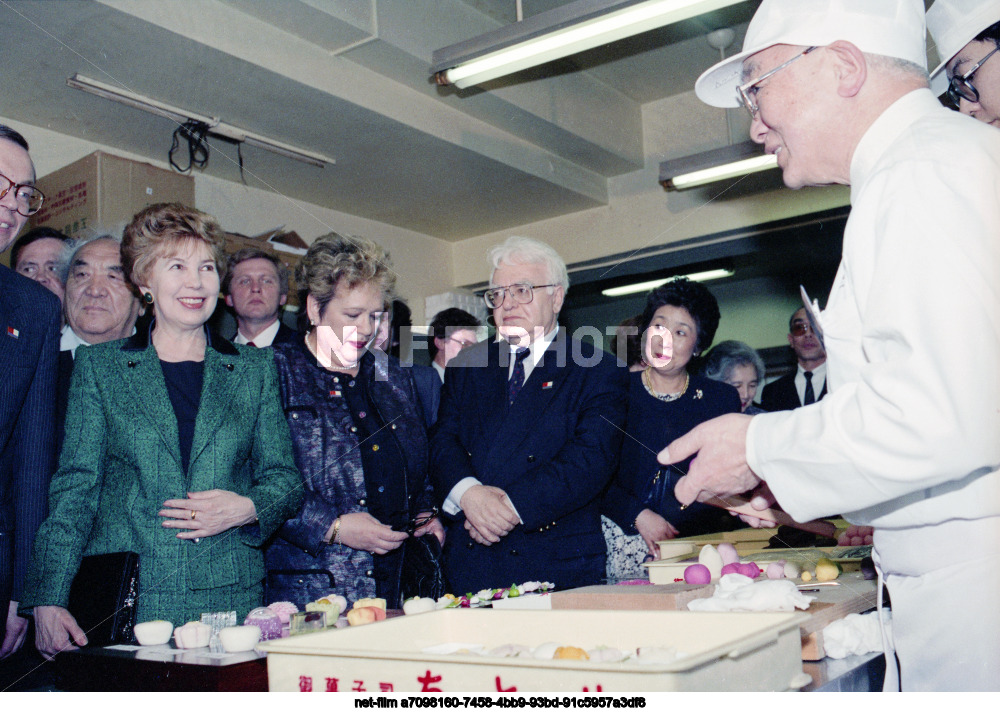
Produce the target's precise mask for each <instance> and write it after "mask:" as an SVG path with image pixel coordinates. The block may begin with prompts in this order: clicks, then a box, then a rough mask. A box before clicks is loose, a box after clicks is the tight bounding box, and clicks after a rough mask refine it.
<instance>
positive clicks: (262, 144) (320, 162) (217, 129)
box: [66, 74, 337, 168]
mask: <svg viewBox="0 0 1000 712" xmlns="http://www.w3.org/2000/svg"><path fill="white" fill-rule="evenodd" d="M66 85H67V86H70V87H72V88H73V89H79V90H80V91H85V92H87V93H88V94H93V95H94V96H99V97H101V98H102V99H108V100H110V101H114V102H117V103H119V104H124V105H125V106H131V107H132V108H133V109H141V110H142V111H147V112H149V113H150V114H155V115H157V116H163V117H165V118H167V119H170V120H171V121H174V122H176V123H177V124H184V123H185V122H187V121H190V120H194V121H199V122H201V123H203V124H205V125H207V126H208V127H209V128H208V133H210V134H214V135H215V136H220V137H222V138H225V139H228V140H230V141H236V142H239V143H245V144H246V145H248V146H256V147H257V148H262V149H264V150H265V151H270V152H271V153H276V154H278V155H279V156H284V157H285V158H292V159H294V160H296V161H302V162H303V163H308V164H309V165H311V166H316V167H317V168H322V167H323V166H325V165H327V164H330V165H333V164H335V163H336V162H337V161H336V160H335V159H333V158H330V157H329V156H324V155H323V154H321V153H316V152H314V151H307V150H305V149H303V148H297V147H295V146H290V145H289V144H287V143H282V142H281V141H275V140H274V139H272V138H268V137H267V136H261V135H260V134H255V133H253V132H252V131H245V130H244V129H241V128H237V127H236V126H232V125H230V124H227V123H224V122H223V121H222V120H221V119H219V118H217V117H214V116H202V115H200V114H196V113H195V112H193V111H188V110H186V109H179V108H177V107H175V106H171V105H169V104H164V103H163V102H162V101H157V100H156V99H151V98H150V97H146V96H142V95H141V94H135V93H134V92H130V91H128V90H126V89H120V88H119V87H116V86H112V85H110V84H105V83H103V82H99V81H97V80H96V79H91V78H90V77H85V76H83V75H82V74H74V75H73V76H72V77H70V78H69V79H67V80H66Z"/></svg>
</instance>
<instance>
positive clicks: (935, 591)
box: [660, 0, 1000, 690]
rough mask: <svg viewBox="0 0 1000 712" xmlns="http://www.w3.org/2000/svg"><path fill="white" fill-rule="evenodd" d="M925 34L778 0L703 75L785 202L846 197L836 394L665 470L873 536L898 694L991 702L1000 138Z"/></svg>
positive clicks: (835, 1) (727, 436)
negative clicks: (830, 188)
mask: <svg viewBox="0 0 1000 712" xmlns="http://www.w3.org/2000/svg"><path fill="white" fill-rule="evenodd" d="M923 19H924V4H923V2H921V0H879V1H878V2H876V1H874V0H764V2H763V3H762V4H761V6H760V9H759V10H758V11H757V14H756V15H755V16H754V19H753V21H752V22H751V24H750V27H749V29H748V31H747V36H746V41H745V44H744V50H743V52H741V53H740V54H737V55H735V56H734V57H732V58H730V59H728V60H725V61H723V62H722V63H720V64H719V65H716V66H715V67H713V68H712V69H710V70H709V71H708V72H706V73H705V74H703V75H702V76H701V78H699V80H698V83H697V85H696V92H697V93H698V96H699V97H701V98H702V100H704V101H706V102H708V103H710V104H713V105H715V106H734V105H738V104H737V96H739V97H741V98H742V102H743V104H744V106H745V107H746V108H747V109H748V110H749V111H750V112H751V114H752V115H753V123H752V125H751V136H752V138H753V139H754V140H755V141H757V142H758V143H762V144H763V145H764V147H765V150H766V151H767V152H768V153H771V154H776V155H777V158H778V165H779V166H780V167H781V169H782V171H783V173H784V180H785V183H786V185H788V186H789V187H792V188H798V187H801V186H804V185H821V184H828V183H843V184H849V185H850V186H851V205H852V210H851V216H850V218H849V219H848V223H847V226H846V228H845V232H844V254H843V258H842V261H841V265H840V269H839V271H838V274H837V277H836V279H835V280H834V284H833V288H832V291H831V293H830V297H829V300H828V302H827V308H826V310H825V311H824V312H823V313H822V314H820V315H819V316H818V317H817V322H818V324H819V326H820V328H821V329H822V330H823V333H824V335H825V343H826V350H827V353H828V355H829V360H828V362H827V363H828V369H829V378H830V393H829V395H827V397H826V398H824V399H823V400H822V401H821V402H819V403H817V404H816V405H814V406H811V407H809V408H800V409H798V410H794V411H790V412H783V413H765V414H763V415H757V416H753V417H752V418H750V417H747V416H744V415H726V416H722V417H721V418H717V419H715V420H713V421H709V422H707V423H705V424H703V425H701V426H699V427H698V428H696V429H695V430H693V431H692V432H691V433H689V434H688V435H686V436H684V437H683V438H681V439H679V440H677V441H675V442H673V443H670V444H669V445H668V446H667V448H666V450H664V451H663V452H661V454H660V461H661V462H663V463H670V462H677V461H680V460H683V459H685V458H687V457H689V456H690V455H693V454H697V456H696V457H695V459H694V461H693V462H692V464H691V468H690V470H689V474H688V476H687V477H686V478H684V479H682V480H681V481H680V482H679V483H678V484H677V486H676V488H675V492H676V494H677V498H678V499H679V500H681V501H682V502H691V501H693V500H694V499H696V498H704V497H706V496H709V495H712V494H717V495H720V496H727V495H732V494H736V493H739V492H745V491H747V490H751V489H753V488H755V487H756V486H757V485H758V484H759V483H760V482H761V480H764V481H765V482H766V485H767V486H768V487H769V488H770V492H772V493H773V497H775V498H776V499H777V502H778V503H779V504H780V505H781V506H782V507H784V509H785V510H787V511H788V512H789V513H790V514H791V515H792V516H793V517H794V518H795V519H797V520H799V521H806V520H810V519H814V518H816V517H819V516H824V515H830V514H834V513H836V512H844V513H845V517H846V518H847V519H848V520H849V521H851V522H852V523H855V524H867V525H872V526H874V527H875V537H874V539H875V540H874V545H875V548H874V558H875V560H876V566H877V568H878V571H879V578H880V582H881V581H884V582H885V585H886V587H887V588H888V590H889V593H890V595H891V597H892V617H893V620H892V630H891V636H889V635H888V631H884V633H883V638H884V642H885V644H886V655H887V659H888V665H887V666H886V667H887V669H886V683H885V687H886V689H887V690H892V689H898V687H899V684H900V683H901V687H902V689H904V690H920V689H926V690H997V689H1000V675H998V674H997V672H998V671H1000V642H998V641H1000V606H997V601H996V597H997V591H1000V438H998V437H997V434H998V433H1000V410H998V408H997V403H1000V369H998V368H997V364H998V363H1000V292H998V290H1000V240H998V239H997V236H998V235H1000V200H998V197H1000V196H998V194H997V186H998V185H1000V133H998V132H997V131H995V130H993V129H992V128H989V127H987V126H984V125H983V124H981V123H977V122H976V121H973V120H971V119H969V118H968V117H965V116H961V115H959V114H956V113H954V112H952V111H949V110H948V109H946V108H944V107H942V106H941V104H940V103H939V102H938V101H937V99H936V98H935V96H934V95H933V94H932V93H931V92H930V91H929V90H928V83H927V74H926V71H925V68H926V53H925V45H924V23H923ZM737 92H738V94H737ZM942 324H949V325H950V326H949V327H948V328H947V329H946V332H947V331H949V330H950V331H954V330H956V329H957V330H958V332H960V333H961V334H965V335H968V337H969V338H972V339H973V340H974V341H973V344H971V345H970V342H969V341H968V339H967V338H958V337H954V338H953V337H951V336H949V335H948V334H947V333H945V334H943V333H942V331H941V325H942ZM970 346H971V347H970ZM768 496H770V495H768ZM755 501H756V504H755V506H756V507H757V508H758V509H761V508H763V506H764V505H766V504H767V499H766V498H765V497H764V496H763V495H762V494H758V496H757V497H755ZM879 591H881V586H880V587H879ZM893 652H895V655H896V659H898V661H899V677H898V678H897V670H896V665H895V664H894V659H893V655H892V653H893Z"/></svg>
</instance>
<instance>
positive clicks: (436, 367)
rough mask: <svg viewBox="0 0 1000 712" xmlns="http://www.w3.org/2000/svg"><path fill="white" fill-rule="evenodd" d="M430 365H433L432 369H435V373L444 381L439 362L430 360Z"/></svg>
mask: <svg viewBox="0 0 1000 712" xmlns="http://www.w3.org/2000/svg"><path fill="white" fill-rule="evenodd" d="M431 367H433V369H434V370H435V371H437V374H438V375H439V376H440V377H441V383H444V366H442V365H441V364H439V363H438V362H437V361H431Z"/></svg>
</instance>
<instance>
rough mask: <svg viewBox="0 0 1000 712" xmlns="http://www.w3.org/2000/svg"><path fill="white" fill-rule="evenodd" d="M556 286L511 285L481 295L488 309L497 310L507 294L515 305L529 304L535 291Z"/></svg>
mask: <svg viewBox="0 0 1000 712" xmlns="http://www.w3.org/2000/svg"><path fill="white" fill-rule="evenodd" d="M558 286H559V285H558V284H536V285H534V286H532V285H530V284H512V285H510V286H509V287H494V288H493V289H487V290H486V292H485V293H484V294H483V299H485V300H486V306H488V307H489V308H490V309H499V308H500V307H502V306H503V301H504V298H505V295H507V294H509V295H510V298H511V299H513V300H514V303H515V304H530V303H531V300H532V299H534V298H535V290H536V289H541V288H542V287H558Z"/></svg>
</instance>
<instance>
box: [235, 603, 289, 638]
mask: <svg viewBox="0 0 1000 712" xmlns="http://www.w3.org/2000/svg"><path fill="white" fill-rule="evenodd" d="M243 625H255V626H257V627H258V628H260V639H261V640H274V639H276V638H280V637H281V629H282V625H281V618H279V617H278V614H277V613H275V612H274V611H272V610H271V609H270V608H263V607H261V608H254V609H253V610H252V611H250V613H248V614H247V617H246V620H245V621H243Z"/></svg>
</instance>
